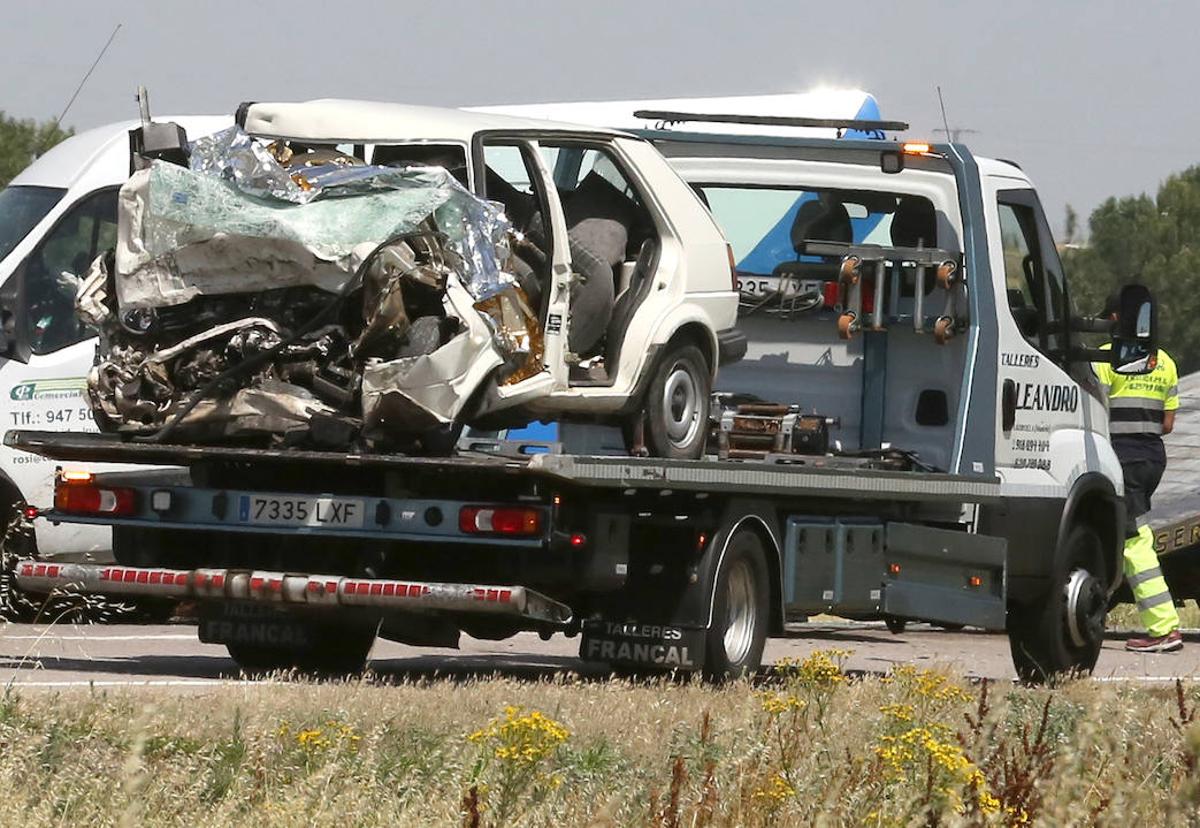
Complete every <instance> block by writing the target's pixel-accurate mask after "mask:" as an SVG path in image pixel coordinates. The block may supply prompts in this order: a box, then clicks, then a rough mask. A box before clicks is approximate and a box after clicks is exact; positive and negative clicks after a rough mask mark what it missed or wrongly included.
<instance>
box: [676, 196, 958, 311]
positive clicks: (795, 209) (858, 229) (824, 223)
mask: <svg viewBox="0 0 1200 828" xmlns="http://www.w3.org/2000/svg"><path fill="white" fill-rule="evenodd" d="M699 192H700V195H701V198H702V200H703V201H704V202H705V203H707V204H708V206H709V209H710V210H711V211H712V214H713V217H714V218H716V220H717V224H719V225H720V226H721V229H722V231H723V232H724V233H725V237H726V238H727V239H728V240H729V243H730V245H731V246H732V247H733V255H734V258H735V259H736V261H737V271H738V280H739V283H740V285H741V288H742V290H743V292H748V293H755V292H759V291H760V290H765V289H766V282H765V281H764V280H765V279H766V278H768V277H771V276H772V274H774V273H775V270H776V268H778V267H779V266H780V265H784V264H788V263H792V262H813V263H816V262H820V261H822V260H821V259H820V258H819V257H816V256H809V255H806V254H804V253H802V252H801V250H802V247H801V245H802V244H803V242H805V241H831V242H850V243H854V244H881V245H893V246H898V247H917V246H918V245H921V246H924V247H935V246H937V212H936V210H935V209H934V206H933V203H932V202H931V201H929V199H927V198H923V197H921V196H911V195H901V194H899V193H886V192H875V191H866V190H817V189H812V190H805V189H795V188H782V187H747V186H733V185H725V184H705V185H702V186H701V187H699Z"/></svg>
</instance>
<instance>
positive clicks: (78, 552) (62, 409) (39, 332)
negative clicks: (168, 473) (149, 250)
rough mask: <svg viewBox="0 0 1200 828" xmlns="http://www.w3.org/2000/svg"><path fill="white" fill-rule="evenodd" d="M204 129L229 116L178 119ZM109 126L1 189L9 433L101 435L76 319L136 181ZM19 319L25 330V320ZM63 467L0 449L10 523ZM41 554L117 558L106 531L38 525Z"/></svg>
mask: <svg viewBox="0 0 1200 828" xmlns="http://www.w3.org/2000/svg"><path fill="white" fill-rule="evenodd" d="M175 120H176V121H178V122H179V123H181V124H182V125H183V126H184V127H185V128H186V129H187V130H188V131H189V133H190V134H191V135H193V136H200V135H206V134H208V133H210V132H215V131H217V130H219V129H223V128H225V127H227V126H229V125H230V124H231V123H232V119H231V118H230V117H228V116H180V117H178V118H175ZM137 125H138V124H137V122H136V121H129V122H121V123H114V124H108V125H105V126H102V127H97V128H95V129H91V130H88V131H86V132H82V133H80V134H78V135H74V136H72V137H70V138H67V139H66V140H65V141H63V142H62V143H60V144H58V145H57V146H55V147H54V148H52V149H51V150H50V151H49V152H47V153H46V154H45V155H43V156H41V157H40V158H38V159H37V160H36V161H34V162H33V163H32V164H30V165H29V167H27V168H26V169H25V170H24V171H23V172H21V173H20V174H19V175H18V176H17V177H16V178H14V179H13V180H12V181H11V182H9V184H8V186H7V187H5V188H4V189H3V190H0V295H4V296H6V297H7V302H8V303H9V307H13V306H15V307H18V308H21V309H23V310H22V311H21V312H20V313H18V314H16V315H9V316H7V317H6V318H5V319H4V340H5V344H6V345H7V346H8V350H7V351H6V352H5V353H4V354H3V355H2V356H0V421H2V422H3V423H4V427H5V428H25V427H30V428H44V429H48V430H52V431H55V430H58V431H81V430H83V431H94V430H95V429H96V426H95V424H94V423H93V420H92V414H91V410H90V409H89V408H88V404H87V400H86V398H85V397H84V386H85V382H86V378H87V373H88V370H89V369H90V368H91V366H92V362H93V359H94V357H95V351H96V340H95V334H94V333H93V332H92V331H90V330H88V329H87V328H86V327H84V326H83V325H81V324H80V322H79V321H78V318H77V317H76V315H75V291H76V289H77V288H78V283H79V279H80V278H82V276H83V274H84V273H85V272H86V271H87V269H88V267H89V266H90V265H91V262H92V260H94V259H95V258H96V256H97V255H98V254H99V253H101V252H103V251H104V250H106V249H108V248H110V247H112V246H113V244H114V243H115V241H116V236H117V191H118V190H119V189H120V187H121V185H122V184H123V183H125V180H126V179H127V178H128V177H129V130H130V129H132V128H133V127H135V126H137ZM18 325H19V327H18ZM53 491H54V464H53V463H50V462H47V461H46V460H45V459H44V458H41V457H36V456H34V455H30V454H26V453H24V452H19V451H17V452H15V451H12V450H10V449H7V448H0V509H3V510H4V520H5V521H6V522H7V520H8V519H9V515H10V514H11V512H12V510H15V509H17V508H19V507H20V506H22V505H23V504H25V503H48V502H50V500H51V499H52V497H53ZM36 532H37V547H38V552H39V554H40V555H42V556H44V557H46V558H51V559H62V560H84V559H87V560H95V559H98V560H109V559H111V555H112V552H111V550H112V540H111V536H112V532H111V531H110V530H109V529H108V528H107V527H99V526H77V525H76V526H72V525H67V524H59V525H53V524H50V523H46V522H44V521H39V522H38V523H37V525H36Z"/></svg>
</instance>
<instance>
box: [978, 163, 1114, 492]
mask: <svg viewBox="0 0 1200 828" xmlns="http://www.w3.org/2000/svg"><path fill="white" fill-rule="evenodd" d="M987 182H988V186H986V187H985V199H986V200H987V224H988V237H989V245H990V251H989V252H990V256H991V261H992V269H993V272H994V273H995V274H997V279H996V281H997V285H996V291H997V296H996V304H997V306H998V307H999V309H1000V310H999V317H1000V319H999V331H1000V349H999V351H1000V353H999V365H998V366H997V368H998V374H999V376H998V379H999V382H998V383H997V386H998V390H999V399H998V400H997V405H998V408H999V410H998V412H997V418H996V422H997V441H996V467H997V470H998V471H1000V473H1001V475H1002V476H1003V477H1004V479H1005V480H1006V481H1007V482H1014V483H1016V482H1021V483H1028V484H1035V485H1042V486H1045V485H1046V484H1049V485H1050V486H1052V487H1053V488H1055V489H1057V488H1059V487H1065V486H1066V485H1068V484H1069V483H1070V482H1072V481H1073V480H1074V478H1075V477H1077V476H1078V475H1079V474H1081V473H1082V472H1083V471H1088V470H1096V469H1097V468H1098V467H1099V466H1100V465H1101V459H1100V454H1102V453H1103V450H1104V448H1106V447H1107V442H1106V441H1100V442H1101V443H1103V446H1101V445H1099V444H1098V441H1097V439H1096V437H1097V435H1096V429H1097V428H1099V429H1100V431H1101V433H1104V432H1105V430H1106V429H1105V426H1104V425H1102V424H1103V423H1104V422H1105V420H1104V418H1105V414H1104V406H1103V403H1102V402H1101V401H1100V400H1099V399H1098V398H1097V396H1096V395H1095V393H1094V385H1093V383H1091V382H1089V381H1088V380H1089V378H1090V376H1091V371H1090V368H1089V367H1088V366H1087V365H1072V364H1071V363H1070V362H1069V361H1068V358H1067V356H1068V351H1069V348H1070V344H1071V343H1070V337H1071V333H1070V330H1069V316H1070V302H1069V298H1068V295H1067V286H1066V281H1065V279H1064V278H1063V268H1062V263H1061V262H1060V261H1059V258H1058V252H1057V250H1056V249H1055V246H1054V239H1053V237H1052V236H1051V235H1050V229H1049V225H1048V224H1047V223H1046V218H1045V215H1044V213H1043V211H1042V207H1041V204H1040V203H1039V201H1038V198H1037V194H1036V192H1035V191H1034V190H1033V189H1032V188H1031V187H1030V185H1029V183H1028V182H1027V181H1024V180H1022V179H1017V178H1007V177H1004V176H989V177H988V179H987ZM1000 274H1003V280H1002V281H1001V279H1000V278H999V276H1000ZM1006 308H1007V312H1005V309H1006ZM1108 453H1109V454H1111V452H1108ZM1081 458H1086V459H1085V460H1084V462H1083V464H1082V467H1081V461H1080V459H1081ZM1116 479H1120V478H1119V477H1117V478H1116ZM1046 494H1047V495H1050V494H1051V492H1050V490H1047V491H1046ZM1062 494H1065V488H1063V489H1062Z"/></svg>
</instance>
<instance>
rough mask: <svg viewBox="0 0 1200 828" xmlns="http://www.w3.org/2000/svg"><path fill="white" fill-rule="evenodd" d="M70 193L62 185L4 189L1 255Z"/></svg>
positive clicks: (0, 203)
mask: <svg viewBox="0 0 1200 828" xmlns="http://www.w3.org/2000/svg"><path fill="white" fill-rule="evenodd" d="M64 193H66V190H65V189H62V188H60V187H5V188H4V189H3V190H0V259H3V258H4V257H5V256H7V255H8V254H9V253H11V252H12V251H13V249H14V248H15V247H16V246H17V245H18V244H20V243H21V239H23V238H25V237H26V236H27V235H29V231H30V230H32V229H33V228H34V227H36V226H37V223H38V222H39V221H41V220H42V219H43V218H45V217H46V214H47V213H49V212H50V211H51V210H52V209H54V205H55V204H58V202H59V200H60V199H61V198H62V197H63V194H64Z"/></svg>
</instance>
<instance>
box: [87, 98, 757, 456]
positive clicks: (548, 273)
mask: <svg viewBox="0 0 1200 828" xmlns="http://www.w3.org/2000/svg"><path fill="white" fill-rule="evenodd" d="M237 120H238V126H236V127H233V128H231V129H228V130H225V131H223V132H219V133H217V134H215V135H212V136H206V137H203V138H199V139H197V140H195V141H194V142H192V143H191V144H186V143H185V141H186V139H185V138H184V137H183V136H180V140H179V141H178V142H177V146H176V147H174V148H172V147H171V146H165V147H162V146H158V143H156V142H158V141H160V140H161V138H162V135H163V130H162V127H163V126H165V125H158V124H155V125H148V126H147V127H143V130H148V129H149V128H150V127H151V126H152V127H154V129H155V130H156V131H155V132H154V136H155V137H154V140H146V139H145V138H144V137H143V138H142V139H140V140H141V141H142V143H143V144H145V145H146V146H143V147H142V148H141V151H140V158H141V161H140V162H139V164H138V165H139V166H142V167H143V168H142V169H139V170H138V171H137V172H135V173H134V174H133V175H132V176H131V178H130V179H129V181H128V182H127V183H126V184H125V186H124V187H123V188H122V190H121V197H120V212H119V233H118V244H117V247H116V250H115V253H114V254H112V255H109V256H107V257H103V258H101V259H99V260H97V262H96V263H95V264H94V265H93V268H92V271H91V272H90V273H89V275H88V277H87V279H85V281H84V284H83V285H82V287H81V289H80V291H79V296H78V307H79V312H80V314H81V316H82V317H83V319H84V320H85V321H87V322H88V323H90V324H92V325H94V326H96V327H97V328H98V329H99V330H100V331H101V345H100V350H99V356H98V359H97V364H96V366H95V367H94V369H93V371H92V373H91V375H90V377H89V391H90V395H91V400H92V405H93V409H94V410H95V412H96V415H97V420H98V421H99V422H100V424H101V426H102V427H103V428H104V429H105V430H109V431H116V432H122V433H127V434H131V435H133V437H134V438H135V439H151V440H167V439H170V440H172V441H189V442H212V441H227V440H228V441H242V442H244V441H255V440H258V441H263V440H265V441H267V442H269V443H271V444H275V445H279V444H283V445H296V446H312V447H327V448H329V447H336V448H352V447H366V448H371V449H380V450H402V451H414V450H415V451H421V450H424V451H437V450H442V449H444V448H445V447H446V446H447V445H448V444H449V443H448V442H447V441H448V440H449V442H450V443H452V438H453V435H454V434H455V433H456V429H457V428H458V427H459V426H461V425H462V424H464V423H470V424H475V425H480V424H482V425H498V424H504V425H514V424H523V423H525V422H528V421H530V420H532V419H538V418H549V417H574V418H588V419H597V418H599V419H605V420H619V421H620V422H622V424H623V425H625V426H626V434H627V435H628V440H629V442H630V448H631V449H632V450H640V449H641V448H642V446H643V445H644V446H645V447H646V448H647V449H648V450H649V451H650V452H652V453H654V454H657V455H660V456H671V457H697V456H699V455H700V454H701V452H702V451H703V444H704V436H705V432H706V430H707V419H708V406H709V397H710V392H711V388H712V382H713V378H714V376H715V372H716V370H717V366H718V365H719V364H720V363H721V362H723V361H730V360H733V359H737V358H740V357H741V355H742V354H743V353H744V350H745V340H744V338H742V337H741V336H740V335H739V334H738V333H737V331H736V330H734V327H733V326H734V322H735V319H736V315H737V303H738V295H737V293H736V291H735V288H734V282H733V275H732V272H731V266H730V257H729V253H728V248H727V246H726V244H725V241H724V239H723V238H722V236H721V233H720V231H719V230H718V229H717V227H716V225H715V224H714V222H713V220H712V218H711V217H710V216H709V214H708V212H707V210H706V209H705V208H704V206H703V205H702V203H701V202H700V201H699V200H698V198H697V197H696V196H695V195H694V193H693V192H692V190H691V189H690V188H689V187H688V186H687V185H686V184H685V183H683V181H681V180H680V179H679V177H678V176H677V175H676V174H675V173H674V172H673V171H672V170H671V169H670V167H668V165H667V163H666V162H665V160H664V159H663V158H662V156H660V155H659V154H658V152H657V151H656V150H655V149H653V147H651V145H650V144H649V143H647V142H645V141H642V140H640V139H637V138H634V137H631V136H627V135H623V134H620V133H616V132H608V131H601V130H595V129H593V128H584V127H575V126H567V125H561V124H553V123H549V122H541V121H535V120H525V119H517V118H508V117H502V116H494V115H484V114H478V113H467V112H462V111H458V110H445V109H436V108H427V107H412V106H400V105H392V104H380V103H366V102H355V101H313V102H308V103H284V104H262V103H259V104H251V105H244V106H243V107H242V108H241V109H240V110H239V114H238V119H237ZM147 134H150V133H147ZM138 140H139V139H138V138H137V136H135V145H136V144H137V141H138Z"/></svg>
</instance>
